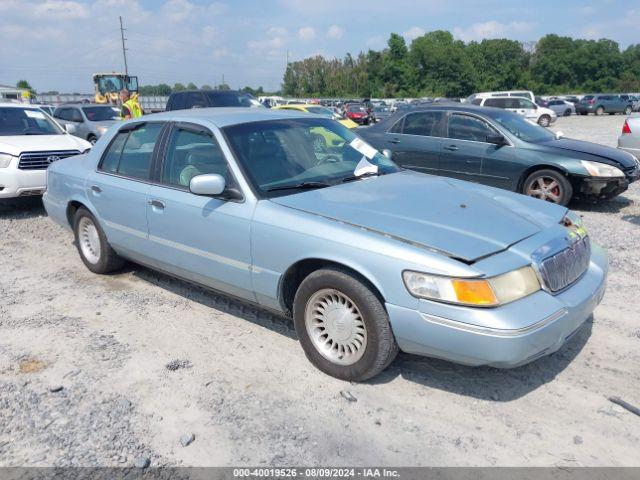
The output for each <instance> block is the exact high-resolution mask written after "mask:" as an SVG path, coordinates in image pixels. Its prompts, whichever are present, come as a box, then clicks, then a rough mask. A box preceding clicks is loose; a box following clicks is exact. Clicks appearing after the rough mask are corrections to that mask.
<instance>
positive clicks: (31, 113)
mask: <svg viewBox="0 0 640 480" xmlns="http://www.w3.org/2000/svg"><path fill="white" fill-rule="evenodd" d="M24 113H25V115H26V116H27V117H29V118H37V119H39V120H44V113H42V112H38V111H37V110H25V111H24Z"/></svg>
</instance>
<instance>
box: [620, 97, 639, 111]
mask: <svg viewBox="0 0 640 480" xmlns="http://www.w3.org/2000/svg"><path fill="white" fill-rule="evenodd" d="M620 98H621V99H622V101H623V102H629V103H630V104H631V108H632V110H633V111H634V112H637V111H638V109H640V98H638V97H636V96H635V95H630V94H627V93H625V94H622V95H620Z"/></svg>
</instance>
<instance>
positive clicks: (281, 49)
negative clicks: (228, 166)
mask: <svg viewBox="0 0 640 480" xmlns="http://www.w3.org/2000/svg"><path fill="white" fill-rule="evenodd" d="M118 15H122V16H123V18H124V23H125V28H127V32H126V37H127V47H128V49H129V51H128V60H129V70H130V73H132V74H136V75H138V77H139V79H140V82H141V83H142V84H156V83H161V82H164V83H168V84H170V85H173V84H174V83H175V82H182V83H187V82H190V81H193V82H195V83H196V84H197V85H202V84H204V83H208V84H210V85H216V84H218V83H220V82H221V81H222V77H223V75H224V78H225V81H226V82H227V83H229V84H230V85H231V86H232V87H234V88H237V87H243V86H245V85H250V86H253V87H257V86H259V85H262V86H263V87H265V88H266V89H278V88H279V85H280V82H281V80H282V74H283V70H284V66H285V64H286V54H287V50H288V51H289V58H290V59H291V60H298V59H301V58H304V57H306V56H309V55H313V54H318V53H320V54H323V55H325V56H331V57H333V56H338V57H341V56H343V55H344V54H345V53H346V52H352V53H357V52H359V51H361V50H367V49H369V48H373V49H381V48H383V47H384V46H385V42H386V40H387V39H388V37H389V34H390V33H391V32H397V33H401V34H403V35H404V36H405V37H406V38H407V41H408V42H410V41H411V39H412V38H415V37H416V36H419V35H421V34H422V33H424V32H425V31H430V30H435V29H447V30H450V31H451V32H453V34H454V35H455V36H456V37H457V38H460V39H462V40H465V41H470V40H481V39H483V38H511V39H516V40H522V41H532V40H537V39H538V38H539V37H540V36H542V35H544V34H547V33H558V34H561V35H570V36H573V37H581V38H601V37H606V38H611V39H613V40H616V41H617V42H619V43H620V44H621V45H622V46H623V47H626V46H627V45H629V44H631V43H640V35H639V34H638V27H639V26H640V0H599V1H591V2H584V1H577V0H536V1H530V0H525V1H521V0H502V1H498V0H448V1H444V0H236V1H232V0H224V1H211V0H0V45H2V47H1V48H0V84H8V85H14V84H15V82H16V81H17V80H18V79H21V78H26V79H27V80H29V81H30V82H31V84H32V86H33V87H34V88H35V89H36V90H40V91H45V90H59V91H61V92H74V91H78V92H91V91H92V89H93V87H92V84H91V74H92V73H94V72H99V71H107V72H108V71H122V70H124V67H123V61H122V51H121V44H120V32H119V28H118V27H119V24H118Z"/></svg>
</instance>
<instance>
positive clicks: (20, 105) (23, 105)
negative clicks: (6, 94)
mask: <svg viewBox="0 0 640 480" xmlns="http://www.w3.org/2000/svg"><path fill="white" fill-rule="evenodd" d="M5 107H9V108H40V105H33V104H31V103H9V102H7V103H1V102H0V108H5Z"/></svg>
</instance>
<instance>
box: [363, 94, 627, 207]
mask: <svg viewBox="0 0 640 480" xmlns="http://www.w3.org/2000/svg"><path fill="white" fill-rule="evenodd" d="M358 133H359V134H360V135H361V136H362V137H364V138H365V139H366V140H367V141H368V142H369V143H371V144H372V145H373V146H375V147H376V148H377V149H379V150H381V151H383V150H389V151H390V152H391V153H390V155H391V156H392V158H393V160H394V161H395V162H396V163H398V164H399V165H400V166H402V167H404V168H408V169H411V170H416V171H419V172H424V173H430V174H435V175H443V176H447V177H454V178H459V179H462V180H468V181H471V182H476V183H482V184H485V185H491V186H494V187H499V188H504V189H507V190H512V191H515V192H519V193H523V194H525V195H530V196H532V197H536V198H539V199H541V200H545V201H548V202H553V203H557V204H561V205H566V204H568V203H569V202H570V201H571V199H572V198H580V199H584V200H590V201H593V200H600V199H609V198H613V197H615V196H616V195H619V194H620V193H622V192H624V191H625V190H626V189H627V188H628V187H629V184H630V183H631V182H633V181H635V180H637V179H638V178H639V177H640V165H639V164H638V161H637V160H636V159H635V158H634V157H633V155H630V154H628V153H626V152H623V151H620V150H617V149H615V148H610V147H605V146H603V145H598V144H595V143H591V142H584V141H580V140H572V139H568V138H559V137H558V136H557V135H556V134H554V133H553V132H550V131H549V130H547V129H545V128H543V127H540V126H538V125H535V124H533V123H531V122H529V121H527V120H525V119H524V118H523V117H521V116H520V115H518V114H516V113H512V112H509V111H506V110H502V109H498V108H486V107H476V106H472V105H470V106H464V105H454V104H451V105H438V106H427V107H419V108H415V109H412V110H404V111H401V112H397V113H396V114H395V115H393V116H391V117H389V118H388V119H386V120H384V121H382V122H380V123H378V124H377V125H375V126H373V127H370V128H367V129H363V130H359V131H358ZM387 154H389V153H388V152H387Z"/></svg>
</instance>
